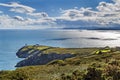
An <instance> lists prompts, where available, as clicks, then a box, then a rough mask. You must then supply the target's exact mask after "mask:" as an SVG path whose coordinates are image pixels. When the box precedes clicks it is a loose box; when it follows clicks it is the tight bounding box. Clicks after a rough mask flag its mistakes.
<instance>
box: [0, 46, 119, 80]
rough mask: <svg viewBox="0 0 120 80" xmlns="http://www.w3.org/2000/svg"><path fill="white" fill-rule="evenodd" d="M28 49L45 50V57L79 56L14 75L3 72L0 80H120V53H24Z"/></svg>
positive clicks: (62, 50) (23, 69)
mask: <svg viewBox="0 0 120 80" xmlns="http://www.w3.org/2000/svg"><path fill="white" fill-rule="evenodd" d="M47 48H48V49H47ZM28 49H32V50H34V49H38V50H43V49H45V50H44V51H43V52H44V53H45V54H48V53H53V52H54V53H58V54H63V53H64V54H65V53H71V54H76V56H75V57H72V58H67V59H65V60H54V61H51V62H50V63H48V64H46V65H41V66H40V65H37V66H28V67H21V68H17V69H16V70H13V71H0V80H85V79H87V78H88V77H89V76H90V74H94V76H92V77H91V79H90V80H96V77H97V80H109V79H110V78H114V79H110V80H119V79H120V77H119V75H120V51H114V52H109V53H108V51H105V53H104V54H93V53H95V51H97V50H100V49H99V48H57V47H48V46H42V47H41V46H37V47H36V46H28V47H25V49H23V51H25V50H28ZM32 50H31V51H30V52H32ZM103 50H104V49H103ZM110 72H111V73H110ZM98 75H99V76H98ZM116 76H117V77H116ZM118 78H119V79H118Z"/></svg>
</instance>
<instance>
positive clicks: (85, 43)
mask: <svg viewBox="0 0 120 80" xmlns="http://www.w3.org/2000/svg"><path fill="white" fill-rule="evenodd" d="M25 44H28V45H34V44H40V45H48V46H56V47H71V48H72V47H74V48H79V47H104V46H111V47H113V46H120V31H87V30H80V31H79V30H67V31H66V30H56V31H51V30H49V31H48V30H0V70H12V69H15V67H14V66H15V64H16V63H17V62H18V61H20V60H21V59H19V58H17V57H16V52H17V51H18V49H20V48H21V47H22V46H24V45H25Z"/></svg>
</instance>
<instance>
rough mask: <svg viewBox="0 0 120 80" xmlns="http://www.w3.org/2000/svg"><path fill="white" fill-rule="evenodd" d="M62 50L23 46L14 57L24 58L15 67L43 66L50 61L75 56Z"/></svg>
mask: <svg viewBox="0 0 120 80" xmlns="http://www.w3.org/2000/svg"><path fill="white" fill-rule="evenodd" d="M60 50H62V52H61V51H60ZM64 51H65V50H64V49H62V48H56V47H49V46H38V45H37V46H36V45H34V46H24V47H22V48H21V49H20V50H18V52H17V53H16V55H17V56H18V57H19V58H25V59H24V60H22V61H20V62H18V63H17V65H16V67H22V66H31V65H44V64H47V63H49V62H50V61H52V60H57V59H60V60H64V59H66V58H71V57H74V56H75V55H74V54H72V53H69V52H67V53H66V51H65V52H64Z"/></svg>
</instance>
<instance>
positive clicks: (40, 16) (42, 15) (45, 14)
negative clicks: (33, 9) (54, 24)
mask: <svg viewBox="0 0 120 80" xmlns="http://www.w3.org/2000/svg"><path fill="white" fill-rule="evenodd" d="M28 15H30V16H33V17H36V18H46V17H48V14H47V13H45V12H39V13H28Z"/></svg>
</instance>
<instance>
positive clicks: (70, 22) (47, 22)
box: [0, 0, 120, 29]
mask: <svg viewBox="0 0 120 80" xmlns="http://www.w3.org/2000/svg"><path fill="white" fill-rule="evenodd" d="M119 12H120V1H119V0H19V1H18V0H0V29H48V28H50V29H56V28H57V29H120V28H119V25H120V20H119V19H120V15H119Z"/></svg>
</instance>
